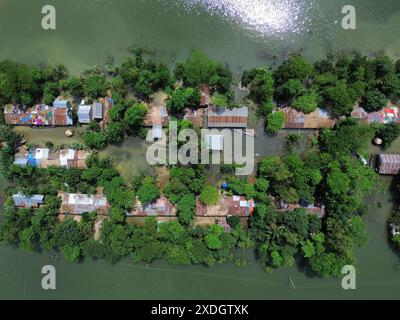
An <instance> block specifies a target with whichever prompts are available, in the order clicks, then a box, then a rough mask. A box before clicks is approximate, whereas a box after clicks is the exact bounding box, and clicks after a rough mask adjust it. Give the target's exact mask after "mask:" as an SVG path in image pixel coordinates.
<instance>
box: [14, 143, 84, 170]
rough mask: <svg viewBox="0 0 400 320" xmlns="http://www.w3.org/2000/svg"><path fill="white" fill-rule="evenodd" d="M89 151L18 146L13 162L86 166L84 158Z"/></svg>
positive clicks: (42, 165) (57, 165) (19, 164)
mask: <svg viewBox="0 0 400 320" xmlns="http://www.w3.org/2000/svg"><path fill="white" fill-rule="evenodd" d="M88 156H89V152H87V151H85V150H77V149H72V148H63V149H60V150H58V149H56V150H51V149H48V148H31V149H28V148H27V147H25V146H21V147H19V148H18V152H17V153H16V154H15V160H14V164H15V165H17V166H20V167H26V166H31V167H37V168H48V167H50V166H54V167H64V168H80V169H84V168H86V159H87V157H88Z"/></svg>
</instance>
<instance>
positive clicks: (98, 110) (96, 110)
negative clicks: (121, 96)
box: [92, 102, 103, 120]
mask: <svg viewBox="0 0 400 320" xmlns="http://www.w3.org/2000/svg"><path fill="white" fill-rule="evenodd" d="M92 110H93V119H98V120H101V119H103V104H102V103H101V102H95V103H93V108H92Z"/></svg>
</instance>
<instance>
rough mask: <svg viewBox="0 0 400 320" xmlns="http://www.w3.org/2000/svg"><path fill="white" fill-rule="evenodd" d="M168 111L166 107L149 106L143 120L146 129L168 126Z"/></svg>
mask: <svg viewBox="0 0 400 320" xmlns="http://www.w3.org/2000/svg"><path fill="white" fill-rule="evenodd" d="M168 120H169V116H168V111H167V108H166V106H159V105H151V107H150V109H149V111H148V112H147V115H146V118H145V120H144V125H145V126H146V127H154V126H156V125H158V126H162V127H166V126H168Z"/></svg>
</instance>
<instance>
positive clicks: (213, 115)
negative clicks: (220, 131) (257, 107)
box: [207, 107, 249, 128]
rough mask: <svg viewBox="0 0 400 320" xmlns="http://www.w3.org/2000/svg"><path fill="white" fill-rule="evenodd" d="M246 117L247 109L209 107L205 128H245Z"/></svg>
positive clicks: (247, 114)
mask: <svg viewBox="0 0 400 320" xmlns="http://www.w3.org/2000/svg"><path fill="white" fill-rule="evenodd" d="M248 116H249V110H248V108H247V107H241V108H234V109H227V108H217V107H209V108H208V110H207V126H208V127H209V128H247V120H248Z"/></svg>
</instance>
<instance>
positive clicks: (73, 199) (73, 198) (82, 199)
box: [68, 193, 94, 206]
mask: <svg viewBox="0 0 400 320" xmlns="http://www.w3.org/2000/svg"><path fill="white" fill-rule="evenodd" d="M68 203H69V204H72V205H88V206H89V205H93V204H94V197H93V196H88V195H87V194H76V193H70V195H69V198H68Z"/></svg>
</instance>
